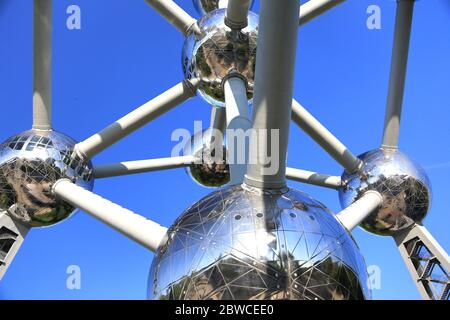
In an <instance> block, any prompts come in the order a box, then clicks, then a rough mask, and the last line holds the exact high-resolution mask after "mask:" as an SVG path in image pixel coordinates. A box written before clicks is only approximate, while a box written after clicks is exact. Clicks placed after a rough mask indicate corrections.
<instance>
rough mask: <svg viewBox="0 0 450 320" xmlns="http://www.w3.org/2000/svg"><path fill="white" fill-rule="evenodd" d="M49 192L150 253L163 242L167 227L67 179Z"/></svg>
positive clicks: (56, 184)
mask: <svg viewBox="0 0 450 320" xmlns="http://www.w3.org/2000/svg"><path fill="white" fill-rule="evenodd" d="M53 193H54V194H55V195H56V196H57V197H58V198H60V199H61V200H64V201H67V202H68V203H70V204H71V205H73V206H75V207H77V208H80V209H81V210H83V211H85V212H86V213H88V214H90V215H92V216H93V217H94V218H96V219H98V220H100V221H102V222H103V223H105V224H107V225H109V226H110V227H112V228H113V229H115V230H117V231H118V232H120V233H122V234H123V235H125V236H126V237H128V238H130V239H131V240H134V241H135V242H137V243H139V244H141V245H142V246H144V247H146V248H147V249H149V250H151V251H153V252H156V250H158V247H159V245H160V244H161V243H162V242H163V241H166V234H167V228H164V227H162V226H160V225H159V224H157V223H155V222H153V221H151V220H148V219H146V218H144V217H142V216H140V215H138V214H136V213H134V212H132V211H130V210H128V209H125V208H122V207H121V206H119V205H117V204H115V203H112V202H111V201H109V200H106V199H104V198H102V197H100V196H99V195H96V194H95V193H92V192H90V191H87V190H86V189H83V188H82V187H79V186H77V185H76V184H74V183H72V182H71V181H70V180H67V179H62V180H59V181H57V182H56V183H55V184H54V185H53Z"/></svg>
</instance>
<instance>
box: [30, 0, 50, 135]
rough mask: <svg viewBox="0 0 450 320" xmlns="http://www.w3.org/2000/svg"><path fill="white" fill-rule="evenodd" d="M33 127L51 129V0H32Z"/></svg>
mask: <svg viewBox="0 0 450 320" xmlns="http://www.w3.org/2000/svg"><path fill="white" fill-rule="evenodd" d="M33 19H34V22H33V24H34V26H33V34H34V36H33V129H36V130H51V129H52V0H34V18H33Z"/></svg>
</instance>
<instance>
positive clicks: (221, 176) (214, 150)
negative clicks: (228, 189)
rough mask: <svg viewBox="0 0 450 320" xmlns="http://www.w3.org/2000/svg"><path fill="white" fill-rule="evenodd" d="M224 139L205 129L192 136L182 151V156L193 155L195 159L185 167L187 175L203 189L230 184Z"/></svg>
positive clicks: (213, 131) (215, 132)
mask: <svg viewBox="0 0 450 320" xmlns="http://www.w3.org/2000/svg"><path fill="white" fill-rule="evenodd" d="M224 139H225V138H223V137H222V135H221V134H220V132H219V131H215V130H210V129H206V130H204V131H202V132H199V133H197V134H195V135H193V136H192V137H191V139H190V140H189V141H188V142H187V144H186V146H185V147H184V149H183V155H193V156H194V157H195V159H196V161H195V163H194V164H192V165H190V166H189V167H187V169H186V171H187V173H188V174H189V176H190V177H191V178H192V179H193V180H194V181H195V182H196V183H198V184H199V185H201V186H203V187H207V188H216V187H221V186H224V185H226V184H227V183H228V182H230V167H229V165H228V164H227V162H226V155H227V149H226V147H225V143H224V141H223V140H224Z"/></svg>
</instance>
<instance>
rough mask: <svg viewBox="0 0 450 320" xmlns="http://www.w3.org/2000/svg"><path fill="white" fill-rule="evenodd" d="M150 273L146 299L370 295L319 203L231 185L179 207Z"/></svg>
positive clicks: (345, 240)
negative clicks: (176, 217) (187, 206)
mask: <svg viewBox="0 0 450 320" xmlns="http://www.w3.org/2000/svg"><path fill="white" fill-rule="evenodd" d="M168 235H169V236H168V242H167V243H166V244H164V245H163V246H162V247H160V248H159V250H158V252H157V254H156V257H155V259H154V260H153V264H152V267H151V271H150V277H149V287H148V289H149V290H148V295H149V298H150V299H160V300H166V299H175V300H232V299H245V300H247V299H254V300H269V299H299V300H303V299H311V300H318V299H320V300H322V299H323V300H328V299H336V300H347V299H369V298H370V290H369V288H368V281H367V280H368V276H367V272H366V266H365V263H364V259H363V257H362V255H361V253H360V252H359V249H358V247H357V245H356V244H355V242H354V240H353V239H352V237H351V236H350V234H349V233H348V232H347V231H346V230H345V229H344V227H343V226H342V225H341V224H340V223H339V222H338V221H337V219H336V218H335V217H334V216H333V214H332V213H331V212H330V211H329V210H328V209H327V208H325V207H324V206H323V205H322V204H321V203H319V202H317V201H316V200H314V199H312V198H310V197H309V196H308V195H306V194H304V193H302V192H299V191H296V190H289V189H286V190H284V191H283V192H269V191H267V192H262V191H261V190H251V189H248V187H245V189H243V187H242V186H240V185H236V186H232V187H229V188H225V189H222V190H220V191H216V192H214V193H212V194H211V195H209V196H207V197H206V198H204V199H202V200H200V201H199V202H198V203H196V204H194V205H193V206H192V207H190V208H189V209H188V210H186V212H184V213H183V214H182V215H181V216H180V217H179V218H178V219H177V221H176V222H175V224H174V225H173V226H172V227H171V228H170V229H169V231H168Z"/></svg>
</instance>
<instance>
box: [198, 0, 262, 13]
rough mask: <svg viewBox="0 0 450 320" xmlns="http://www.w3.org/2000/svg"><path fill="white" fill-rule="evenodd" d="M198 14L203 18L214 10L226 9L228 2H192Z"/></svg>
mask: <svg viewBox="0 0 450 320" xmlns="http://www.w3.org/2000/svg"><path fill="white" fill-rule="evenodd" d="M192 2H193V3H194V6H195V8H196V9H197V11H198V13H199V14H201V15H202V16H204V15H205V14H207V13H210V12H212V11H214V10H217V9H221V8H226V7H227V6H228V0H192ZM254 2H255V1H254V0H253V1H252V3H251V6H250V8H251V7H252V6H253V4H254Z"/></svg>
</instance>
